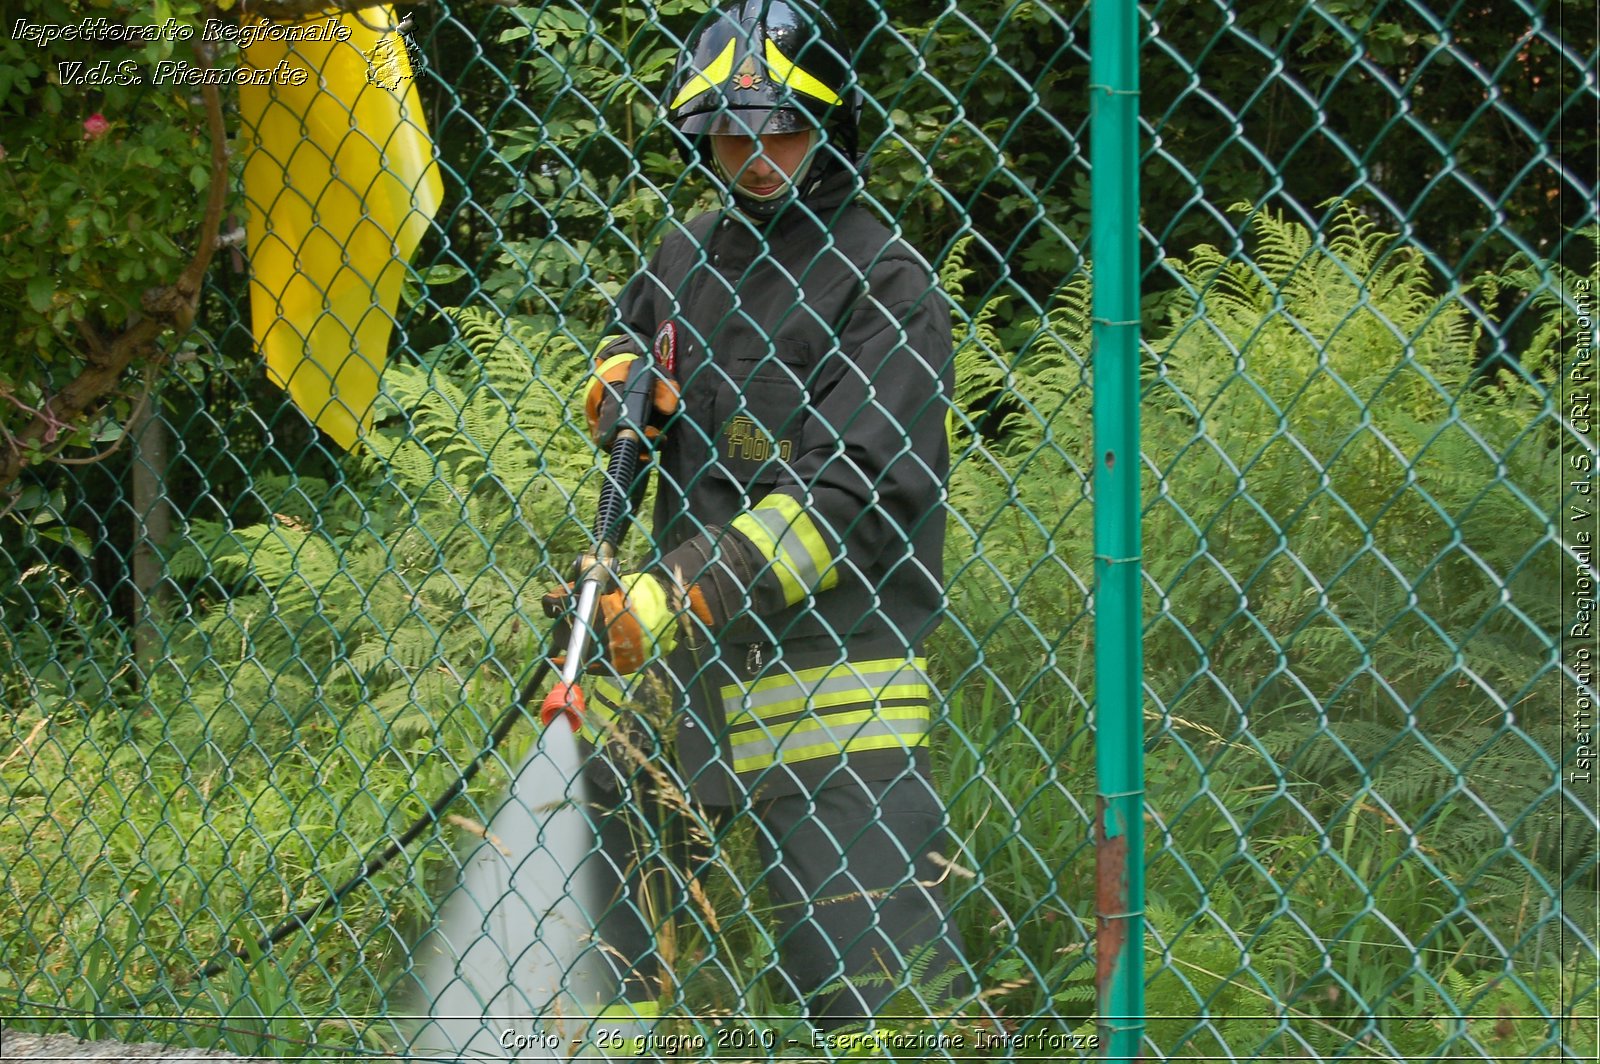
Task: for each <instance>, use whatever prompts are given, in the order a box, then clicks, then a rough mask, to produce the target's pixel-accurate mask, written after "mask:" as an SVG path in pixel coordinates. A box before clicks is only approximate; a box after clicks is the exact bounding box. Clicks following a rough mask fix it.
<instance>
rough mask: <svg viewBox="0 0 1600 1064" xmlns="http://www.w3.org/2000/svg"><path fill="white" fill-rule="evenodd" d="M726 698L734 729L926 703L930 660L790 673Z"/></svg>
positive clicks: (736, 688) (730, 690)
mask: <svg viewBox="0 0 1600 1064" xmlns="http://www.w3.org/2000/svg"><path fill="white" fill-rule="evenodd" d="M721 694H722V708H723V715H724V716H725V717H726V719H727V721H728V723H729V725H730V726H733V725H737V724H740V723H743V722H745V721H749V720H760V719H767V718H770V717H776V716H781V715H782V714H784V713H793V712H796V711H798V710H802V709H805V708H807V707H808V706H809V707H812V708H815V709H829V708H832V707H837V706H845V705H850V704H852V703H858V702H870V701H887V700H896V699H906V698H921V699H924V700H926V699H928V698H929V697H931V689H930V685H929V683H928V659H927V658H916V659H915V660H912V661H907V660H906V659H905V658H880V659H878V660H876V661H852V662H842V663H840V664H836V665H823V666H821V667H820V668H814V669H802V670H800V671H799V672H792V673H790V672H785V673H781V674H779V675H777V676H769V677H767V678H766V679H764V680H758V681H756V682H755V683H753V684H751V685H749V686H743V685H740V684H729V685H728V686H726V687H724V688H722V691H721Z"/></svg>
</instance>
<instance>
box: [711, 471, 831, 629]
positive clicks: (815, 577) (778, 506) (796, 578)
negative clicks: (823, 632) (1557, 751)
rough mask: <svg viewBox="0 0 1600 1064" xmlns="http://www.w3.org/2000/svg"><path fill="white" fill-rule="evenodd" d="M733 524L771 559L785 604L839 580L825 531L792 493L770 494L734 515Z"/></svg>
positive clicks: (762, 554)
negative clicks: (824, 534)
mask: <svg viewBox="0 0 1600 1064" xmlns="http://www.w3.org/2000/svg"><path fill="white" fill-rule="evenodd" d="M733 527H734V528H736V529H738V530H739V531H740V532H741V533H743V534H744V535H745V536H746V537H747V538H749V540H750V542H752V543H754V544H755V545H756V549H757V550H759V551H760V552H761V556H762V557H763V558H766V559H767V560H768V561H769V562H771V563H772V572H773V574H774V575H776V576H777V578H778V584H779V586H781V587H782V588H783V602H784V605H786V606H793V605H794V604H795V603H796V602H799V601H800V600H802V599H804V598H805V597H806V596H807V595H809V594H811V593H812V591H813V589H814V590H816V591H826V590H828V589H829V588H831V587H833V586H834V585H836V584H838V582H839V570H838V569H837V568H836V567H835V566H833V565H832V564H831V563H832V561H833V557H832V555H830V554H829V552H828V545H827V543H826V541H824V540H823V538H822V533H821V532H818V531H817V524H816V522H815V521H813V520H812V519H811V515H810V514H808V513H806V511H805V509H804V508H803V507H802V506H801V505H800V503H799V502H798V501H796V500H795V499H794V498H792V497H791V496H788V495H782V494H774V495H768V496H767V497H766V498H765V499H762V500H761V501H760V502H758V503H756V505H755V506H754V507H752V508H751V509H750V510H747V511H746V512H744V513H742V514H740V515H739V516H738V517H735V518H734V519H733Z"/></svg>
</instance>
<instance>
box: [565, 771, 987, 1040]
mask: <svg viewBox="0 0 1600 1064" xmlns="http://www.w3.org/2000/svg"><path fill="white" fill-rule="evenodd" d="M638 778H639V777H636V779H638ZM596 790H597V792H598V793H597V794H596V795H595V798H596V800H597V802H598V803H599V806H600V808H599V809H597V810H596V812H597V814H598V816H599V818H600V848H601V853H600V854H599V855H598V856H600V857H602V858H603V860H602V862H601V863H602V864H603V866H605V868H606V872H605V873H604V874H605V875H606V876H607V877H608V878H609V884H608V887H607V890H606V892H605V896H606V897H607V898H608V902H607V906H606V909H605V911H604V913H603V914H601V917H600V920H599V921H598V927H597V930H598V932H599V938H600V940H601V942H602V943H603V946H602V949H603V951H604V953H605V955H606V957H607V960H608V962H609V963H610V964H611V965H612V967H613V969H614V970H615V971H616V974H617V977H618V980H619V983H620V984H621V985H622V986H623V989H624V995H625V996H626V997H627V998H628V999H629V1000H631V1001H635V1002H643V1001H656V1000H658V999H660V998H661V995H662V990H663V986H667V987H670V986H671V983H666V984H663V982H662V981H661V977H660V975H659V969H658V967H657V966H658V964H659V963H661V962H660V957H661V953H664V952H666V951H665V950H662V951H660V952H658V950H657V948H656V939H657V938H658V936H659V937H661V938H662V939H663V941H672V942H674V943H675V944H676V943H677V942H678V941H679V940H680V939H681V936H679V935H677V934H675V933H674V932H673V930H672V928H673V921H674V920H675V919H676V917H677V916H678V914H679V913H687V914H688V915H689V916H690V917H691V918H692V919H694V920H696V922H698V923H699V924H701V925H702V926H710V925H711V921H710V920H708V919H707V917H706V915H705V913H704V912H703V911H702V908H701V907H702V906H703V905H705V904H707V903H706V901H705V899H706V894H705V892H704V888H703V886H702V884H704V883H705V882H706V881H707V879H708V878H710V876H711V875H712V874H713V869H717V870H718V871H723V870H726V869H727V868H728V866H729V865H730V864H732V863H733V862H732V861H731V860H730V859H729V858H728V857H727V856H726V855H724V854H723V852H722V849H721V848H722V845H723V844H724V842H725V841H726V840H727V839H728V837H729V835H728V832H729V829H730V828H731V827H732V826H733V823H734V820H735V818H736V816H737V815H738V814H739V813H740V812H741V810H740V809H739V808H737V807H735V808H728V807H718V806H696V807H694V809H693V811H692V812H691V811H690V808H689V806H688V805H687V803H684V802H683V801H681V800H675V799H665V798H663V797H662V796H661V795H660V794H659V792H658V789H657V788H654V787H646V786H635V787H634V788H633V789H632V793H631V794H629V793H627V792H619V791H611V790H609V789H606V788H597V789H596ZM672 790H676V788H672ZM743 812H744V813H745V815H746V816H747V817H748V818H749V819H750V821H751V823H752V824H753V826H754V829H755V831H754V834H755V839H756V844H757V847H758V852H759V857H760V868H759V870H758V871H757V872H756V874H755V880H754V881H753V882H750V883H744V884H741V885H740V892H741V894H742V895H743V897H745V898H749V897H750V896H751V895H752V894H754V892H755V887H756V886H757V885H758V884H764V885H765V886H766V888H767V894H768V899H769V901H770V904H771V911H772V921H771V924H772V925H773V927H772V936H773V941H774V942H775V943H776V945H777V947H778V953H779V956H780V958H781V962H780V963H779V964H778V966H777V968H776V971H775V972H774V974H775V975H776V976H777V977H778V979H779V980H780V981H781V982H782V983H783V984H784V985H785V987H786V991H787V993H788V994H791V995H793V996H794V997H795V998H796V999H798V1000H800V1001H804V1002H805V1003H806V1004H807V1009H808V1012H809V1014H810V1018H811V1021H812V1023H813V1024H814V1025H816V1026H817V1027H818V1028H821V1029H823V1030H830V1029H833V1028H837V1027H840V1026H843V1025H845V1024H850V1023H862V1022H864V1021H866V1020H867V1019H869V1018H872V1017H874V1016H880V1017H881V1016H885V1015H887V1014H888V1013H887V1008H886V1007H887V1006H889V1005H890V1004H891V1000H892V999H895V998H896V997H897V996H898V995H901V994H904V993H906V992H907V991H908V989H909V991H910V993H911V996H908V997H903V998H900V1000H898V1001H894V1002H893V1004H894V1006H895V1007H896V1010H897V1011H899V1012H902V1013H904V1012H906V1011H908V1010H909V1011H910V1012H912V1013H913V1014H915V1015H918V1016H926V1015H929V1014H930V1013H934V1012H941V1011H943V1010H944V1009H945V1008H946V1007H948V1006H949V1005H950V1004H951V1003H952V999H961V998H966V997H968V996H969V995H970V993H971V989H972V984H971V980H970V977H969V975H968V974H967V973H968V971H969V969H968V968H967V964H966V959H965V951H964V949H963V947H962V941H961V933H960V931H959V929H957V927H956V925H955V922H954V921H953V920H952V919H951V917H950V915H949V912H948V910H947V908H946V905H945V902H944V885H945V884H944V880H945V878H946V876H947V875H948V871H947V869H946V868H945V867H942V866H941V864H940V863H939V862H937V861H936V860H935V859H933V858H932V857H930V856H929V855H930V854H935V853H939V852H940V850H941V848H942V846H941V844H942V842H943V839H944V837H945V828H944V816H943V805H942V803H941V802H940V801H939V798H938V796H937V795H936V794H935V793H934V791H933V787H932V785H931V784H930V783H929V781H928V780H927V779H925V778H924V777H923V776H922V775H921V774H920V773H911V774H907V775H905V776H901V777H900V778H899V779H896V780H879V781H861V780H851V781H849V782H845V783H840V784H835V785H833V786H830V787H827V788H824V789H823V790H821V791H818V792H817V793H815V794H794V795H787V796H784V797H780V798H775V799H771V800H767V801H760V800H757V801H755V802H753V803H751V805H749V806H748V807H746V808H745V809H744V810H743ZM691 884H693V886H691ZM662 887H665V888H666V889H664V890H663V889H661V888H662ZM737 915H738V914H726V913H719V914H716V921H717V923H718V924H720V925H727V924H730V923H733V922H734V921H733V920H732V919H730V917H736V916H737ZM707 937H710V938H712V939H713V942H712V944H711V947H710V951H709V952H708V953H707V954H706V955H705V957H704V958H702V959H701V961H700V963H703V964H716V965H718V966H720V967H721V968H722V969H723V970H724V971H726V972H728V973H729V974H730V975H732V974H734V973H738V977H741V978H744V979H749V980H754V979H755V978H756V977H757V976H758V975H760V974H761V973H760V972H758V971H754V970H752V969H753V967H754V965H753V964H752V963H751V960H752V959H751V958H737V959H736V958H731V957H717V956H716V950H717V948H718V947H717V945H716V942H715V939H716V936H707ZM674 948H676V945H675V946H674ZM691 967H692V966H685V965H682V964H680V965H678V971H679V975H680V977H681V976H682V975H684V974H686V973H687V972H688V971H689V970H690V969H691ZM914 976H915V977H919V978H915V979H914ZM739 989H742V988H739Z"/></svg>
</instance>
